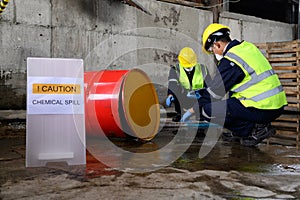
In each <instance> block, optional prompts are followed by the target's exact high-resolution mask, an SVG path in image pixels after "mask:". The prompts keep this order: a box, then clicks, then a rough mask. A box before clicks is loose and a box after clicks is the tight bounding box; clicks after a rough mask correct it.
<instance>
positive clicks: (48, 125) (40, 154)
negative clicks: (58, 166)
mask: <svg viewBox="0 0 300 200" xmlns="http://www.w3.org/2000/svg"><path fill="white" fill-rule="evenodd" d="M83 77H84V69H83V61H82V60H81V59H62V58H27V117H26V167H38V166H45V165H46V164H47V163H48V162H67V163H68V164H69V165H82V164H85V163H86V158H85V117H84V80H83Z"/></svg>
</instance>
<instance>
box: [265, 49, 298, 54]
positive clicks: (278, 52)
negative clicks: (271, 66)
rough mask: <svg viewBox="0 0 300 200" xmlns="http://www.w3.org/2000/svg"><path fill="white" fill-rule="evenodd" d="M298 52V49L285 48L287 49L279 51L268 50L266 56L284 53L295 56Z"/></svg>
mask: <svg viewBox="0 0 300 200" xmlns="http://www.w3.org/2000/svg"><path fill="white" fill-rule="evenodd" d="M299 51H300V48H287V49H284V48H280V49H268V50H267V53H268V54H275V55H277V54H286V53H290V54H295V53H297V52H299Z"/></svg>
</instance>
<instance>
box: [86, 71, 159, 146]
mask: <svg viewBox="0 0 300 200" xmlns="http://www.w3.org/2000/svg"><path fill="white" fill-rule="evenodd" d="M84 83H85V84H84V85H85V116H86V117H85V120H86V122H85V123H86V133H87V135H93V136H100V135H103V134H104V135H106V136H107V137H128V136H133V137H135V138H139V139H141V140H146V141H147V140H151V139H152V138H153V137H154V136H155V135H156V134H157V132H158V129H159V123H160V108H159V103H158V97H157V93H156V91H155V88H154V85H153V84H152V83H151V80H150V79H149V77H148V76H147V75H146V73H144V72H143V71H141V70H139V69H132V70H103V71H92V72H85V73H84Z"/></svg>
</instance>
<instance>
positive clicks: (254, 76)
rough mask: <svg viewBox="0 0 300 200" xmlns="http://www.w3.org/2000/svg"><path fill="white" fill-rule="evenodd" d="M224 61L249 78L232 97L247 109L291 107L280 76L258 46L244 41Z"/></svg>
mask: <svg viewBox="0 0 300 200" xmlns="http://www.w3.org/2000/svg"><path fill="white" fill-rule="evenodd" d="M224 57H225V58H227V59H228V60H230V61H232V62H234V63H235V64H237V65H238V66H239V67H240V68H241V69H242V70H243V72H244V73H245V78H244V79H243V80H242V81H241V82H240V83H238V84H236V85H234V87H233V88H232V89H231V91H232V92H233V95H232V97H235V98H237V99H239V100H240V101H241V103H242V104H243V105H244V106H245V107H254V108H258V109H278V108H281V107H282V106H284V105H286V104H287V101H286V96H285V92H284V91H283V88H282V85H281V83H280V81H279V78H278V76H277V75H276V74H275V72H274V70H273V69H272V67H271V65H270V63H269V62H268V60H267V59H266V58H265V57H264V55H263V54H262V53H261V52H260V51H259V49H258V48H257V47H256V46H255V45H254V44H251V43H249V42H246V41H243V42H242V43H241V44H239V45H237V46H234V47H232V48H231V49H229V51H228V52H227V53H226V54H225V55H224Z"/></svg>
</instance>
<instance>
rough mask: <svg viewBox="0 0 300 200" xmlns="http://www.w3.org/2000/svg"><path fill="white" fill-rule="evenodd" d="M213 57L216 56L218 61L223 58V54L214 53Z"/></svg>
mask: <svg viewBox="0 0 300 200" xmlns="http://www.w3.org/2000/svg"><path fill="white" fill-rule="evenodd" d="M215 57H216V59H217V61H220V60H221V59H222V58H223V56H222V55H219V54H215Z"/></svg>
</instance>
